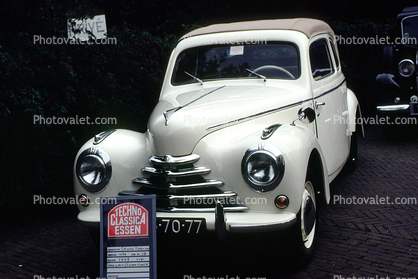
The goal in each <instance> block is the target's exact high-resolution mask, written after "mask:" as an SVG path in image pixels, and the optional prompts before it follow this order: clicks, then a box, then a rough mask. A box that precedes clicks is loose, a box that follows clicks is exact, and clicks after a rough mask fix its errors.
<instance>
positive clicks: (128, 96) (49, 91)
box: [0, 1, 175, 205]
mask: <svg viewBox="0 0 418 279" xmlns="http://www.w3.org/2000/svg"><path fill="white" fill-rule="evenodd" d="M26 2H27V1H20V2H12V1H9V3H6V4H5V5H6V6H7V7H8V8H9V12H11V11H12V12H13V11H15V13H14V14H15V15H16V14H20V11H19V8H20V6H21V5H23V4H24V3H26ZM83 3H84V2H83ZM26 5H27V3H26ZM23 6H24V5H23ZM38 8H39V9H40V12H38V13H34V10H33V9H30V12H29V9H26V11H27V12H28V13H27V15H29V20H28V21H29V22H33V24H32V25H31V24H28V25H27V26H24V27H22V28H15V27H13V26H11V27H10V28H9V26H8V22H7V21H5V20H3V21H1V22H0V23H1V25H0V28H1V30H7V32H4V33H3V34H2V35H0V36H1V37H0V38H1V40H0V131H1V133H0V146H1V147H2V152H1V153H0V162H1V163H0V165H1V166H2V167H1V168H0V176H1V177H2V182H3V183H2V185H3V187H2V194H1V195H0V205H1V204H4V203H6V202H12V203H16V202H18V203H19V204H22V203H23V204H30V203H32V199H33V194H37V195H40V194H41V195H44V196H47V197H48V196H52V195H55V196H72V195H73V191H72V165H73V162H74V158H75V154H76V152H77V150H78V148H79V147H80V146H81V145H82V144H83V143H84V142H85V141H86V140H87V139H89V138H91V137H92V136H93V135H94V134H96V133H98V132H101V131H103V130H107V129H109V128H127V129H133V130H139V131H144V130H145V129H146V122H147V119H148V116H149V114H150V112H151V110H152V108H153V107H154V105H155V103H156V100H157V98H158V94H159V90H160V87H161V82H162V79H163V75H164V71H165V66H166V63H167V59H168V55H169V53H170V51H171V49H172V47H173V43H174V42H175V39H174V36H168V35H165V34H164V35H161V34H157V35H153V34H151V33H149V32H148V31H145V30H143V29H141V28H133V27H127V26H110V28H108V37H111V38H115V39H116V40H117V44H106V45H99V44H83V45H73V44H62V45H53V44H41V43H39V41H38V42H35V41H34V36H42V37H44V38H52V37H56V38H59V37H60V38H66V36H67V33H66V20H67V19H68V18H70V17H82V16H84V14H82V12H83V11H91V10H92V8H91V5H90V4H89V2H85V4H81V3H80V5H77V8H75V7H74V8H72V7H69V6H66V5H64V4H63V3H59V2H58V3H56V2H52V1H43V2H41V3H40V4H39V7H38ZM64 11H65V12H64ZM22 14H23V13H22ZM1 15H3V16H5V11H4V10H3V11H2V12H0V16H1ZM6 18H8V17H6ZM39 117H43V118H44V119H48V118H49V119H51V118H62V119H64V118H67V119H70V118H75V117H89V118H90V119H95V118H96V117H100V118H116V120H117V124H108V125H96V124H94V125H70V124H67V125H65V124H62V125H54V124H50V125H48V124H44V123H40V122H39V121H37V122H36V121H35V119H36V118H38V119H39Z"/></svg>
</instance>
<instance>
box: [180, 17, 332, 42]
mask: <svg viewBox="0 0 418 279" xmlns="http://www.w3.org/2000/svg"><path fill="white" fill-rule="evenodd" d="M248 30H294V31H299V32H302V33H304V34H305V35H306V36H308V38H310V37H311V36H313V35H315V34H318V33H324V32H327V33H330V34H331V35H332V36H334V32H333V31H332V29H331V27H329V25H328V24H326V23H325V22H323V21H321V20H317V19H311V18H291V19H272V20H257V21H243V22H234V23H224V24H214V25H209V26H207V27H203V28H199V29H196V30H193V31H191V32H189V33H187V34H186V35H184V36H183V37H181V38H180V40H183V39H185V38H188V37H193V36H198V35H204V34H213V33H222V32H232V31H248Z"/></svg>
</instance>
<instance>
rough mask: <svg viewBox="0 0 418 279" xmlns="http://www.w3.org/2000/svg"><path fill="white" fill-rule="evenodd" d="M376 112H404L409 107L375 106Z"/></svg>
mask: <svg viewBox="0 0 418 279" xmlns="http://www.w3.org/2000/svg"><path fill="white" fill-rule="evenodd" d="M376 109H377V111H404V110H408V109H409V105H388V106H377V107H376Z"/></svg>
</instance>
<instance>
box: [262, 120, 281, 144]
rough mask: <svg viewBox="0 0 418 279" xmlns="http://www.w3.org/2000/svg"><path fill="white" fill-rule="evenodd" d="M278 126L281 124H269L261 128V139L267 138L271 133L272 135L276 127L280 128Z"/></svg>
mask: <svg viewBox="0 0 418 279" xmlns="http://www.w3.org/2000/svg"><path fill="white" fill-rule="evenodd" d="M280 126H282V124H274V125H271V126H269V127H267V128H265V129H264V130H263V133H262V134H261V139H262V140H266V139H268V138H269V137H271V135H273V134H274V132H275V131H276V130H277V129H279V128H280Z"/></svg>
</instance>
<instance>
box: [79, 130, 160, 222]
mask: <svg viewBox="0 0 418 279" xmlns="http://www.w3.org/2000/svg"><path fill="white" fill-rule="evenodd" d="M93 140H94V138H92V139H90V140H89V141H87V142H86V143H85V144H84V145H83V146H82V147H81V148H80V150H79V152H78V153H77V156H76V159H75V162H74V170H73V176H74V193H75V195H76V197H77V198H78V197H80V196H81V195H86V196H87V197H88V199H89V201H90V202H89V205H88V206H82V205H80V204H77V206H78V209H79V210H80V213H79V215H78V219H79V220H80V221H82V222H86V223H89V222H92V223H96V222H99V221H100V214H99V207H100V197H115V196H117V195H118V193H119V192H120V191H123V190H137V188H138V187H137V186H136V185H134V184H133V183H132V180H133V179H135V178H138V177H140V176H141V175H142V174H141V168H142V167H143V166H145V165H147V164H148V158H149V156H151V155H152V154H153V151H154V150H153V144H152V138H151V136H150V134H149V133H138V132H135V131H130V130H123V129H118V130H116V131H115V132H114V133H112V134H111V135H110V136H108V137H107V138H106V139H105V140H103V141H102V142H101V143H99V144H94V143H93ZM90 148H97V149H101V150H102V151H104V152H106V153H107V155H108V156H109V158H110V164H111V168H112V174H111V178H110V180H109V183H108V185H107V186H106V187H105V188H104V189H103V190H102V191H101V192H99V193H90V192H88V191H87V190H86V189H85V188H84V187H83V186H82V185H81V183H80V180H79V178H78V176H77V173H76V165H77V159H78V158H79V156H80V154H81V153H82V152H83V151H85V150H87V149H90Z"/></svg>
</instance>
